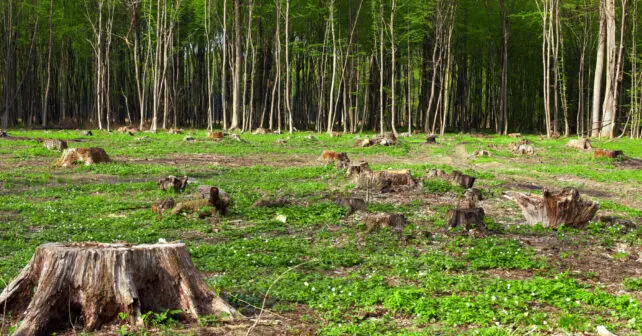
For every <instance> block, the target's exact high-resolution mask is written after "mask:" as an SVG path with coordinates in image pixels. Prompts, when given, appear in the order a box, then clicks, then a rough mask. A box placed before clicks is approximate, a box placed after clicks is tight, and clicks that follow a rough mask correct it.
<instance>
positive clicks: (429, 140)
mask: <svg viewBox="0 0 642 336" xmlns="http://www.w3.org/2000/svg"><path fill="white" fill-rule="evenodd" d="M425 143H427V144H436V143H437V136H436V135H434V134H426V142H425Z"/></svg>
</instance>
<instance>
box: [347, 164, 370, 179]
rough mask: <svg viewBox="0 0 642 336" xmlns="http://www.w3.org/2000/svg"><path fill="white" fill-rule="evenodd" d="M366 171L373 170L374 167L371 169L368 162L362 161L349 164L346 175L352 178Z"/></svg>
mask: <svg viewBox="0 0 642 336" xmlns="http://www.w3.org/2000/svg"><path fill="white" fill-rule="evenodd" d="M364 172H372V169H370V166H369V165H368V162H365V161H361V162H359V163H353V164H351V165H350V166H348V169H346V176H347V177H348V178H352V177H355V176H358V175H359V174H361V173H364Z"/></svg>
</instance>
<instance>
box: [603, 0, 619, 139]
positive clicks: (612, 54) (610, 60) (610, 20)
mask: <svg viewBox="0 0 642 336" xmlns="http://www.w3.org/2000/svg"><path fill="white" fill-rule="evenodd" d="M604 16H605V21H606V86H605V90H604V103H603V106H602V111H603V112H602V129H601V131H600V136H604V137H611V132H612V130H613V123H614V122H615V120H614V118H613V117H614V116H615V106H616V101H615V95H616V81H617V78H616V72H617V69H616V66H617V63H616V57H617V55H616V52H617V45H616V44H615V35H616V27H615V0H605V4H604Z"/></svg>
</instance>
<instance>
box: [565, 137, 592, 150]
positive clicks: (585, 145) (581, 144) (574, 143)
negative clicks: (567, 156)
mask: <svg viewBox="0 0 642 336" xmlns="http://www.w3.org/2000/svg"><path fill="white" fill-rule="evenodd" d="M566 146H567V147H571V148H576V149H579V150H587V149H592V148H593V147H591V140H589V139H586V138H580V139H577V140H569V141H568V143H566Z"/></svg>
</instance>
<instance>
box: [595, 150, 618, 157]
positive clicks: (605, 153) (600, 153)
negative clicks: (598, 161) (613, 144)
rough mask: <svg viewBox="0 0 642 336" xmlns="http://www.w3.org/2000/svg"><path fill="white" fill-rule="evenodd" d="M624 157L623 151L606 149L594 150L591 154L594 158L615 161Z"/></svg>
mask: <svg viewBox="0 0 642 336" xmlns="http://www.w3.org/2000/svg"><path fill="white" fill-rule="evenodd" d="M622 155H624V152H623V151H620V150H608V149H595V151H594V152H593V156H594V157H596V158H597V157H605V158H609V159H615V158H617V157H620V156H622Z"/></svg>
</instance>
